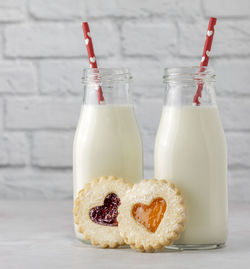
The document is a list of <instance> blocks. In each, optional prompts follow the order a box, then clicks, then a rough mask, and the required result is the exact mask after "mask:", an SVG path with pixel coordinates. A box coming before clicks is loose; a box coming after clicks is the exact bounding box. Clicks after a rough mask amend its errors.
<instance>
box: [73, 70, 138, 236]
mask: <svg viewBox="0 0 250 269" xmlns="http://www.w3.org/2000/svg"><path fill="white" fill-rule="evenodd" d="M130 81H131V74H130V73H129V71H128V70H127V69H106V68H100V69H86V70H84V72H83V84H84V98H83V105H82V109H81V113H80V118H79V122H78V126H77V130H76V133H75V139H74V146H73V178H74V199H75V198H76V196H77V194H78V192H79V191H80V190H81V189H82V188H83V187H84V185H85V184H86V183H87V182H89V181H90V180H91V179H93V178H98V177H101V176H110V175H113V176H117V177H123V178H124V179H126V180H128V181H131V182H132V183H136V182H138V181H139V180H141V179H142V178H143V156H142V154H143V152H142V142H141V137H140V133H139V129H138V126H137V122H136V118H135V114H134V108H133V105H132V101H131V90H130V87H129V83H130ZM99 87H101V89H102V92H103V96H104V102H102V103H101V104H98V96H97V90H98V89H99ZM76 226H77V225H76ZM76 226H75V231H76V236H77V237H78V238H79V239H82V235H81V234H80V233H78V232H77V227H76Z"/></svg>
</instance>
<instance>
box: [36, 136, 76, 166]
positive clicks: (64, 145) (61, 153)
mask: <svg viewBox="0 0 250 269" xmlns="http://www.w3.org/2000/svg"><path fill="white" fill-rule="evenodd" d="M73 136H74V135H73V133H72V132H71V133H62V132H53V133H51V132H39V133H36V134H34V137H33V148H32V164H33V165H35V166H39V167H72V146H73Z"/></svg>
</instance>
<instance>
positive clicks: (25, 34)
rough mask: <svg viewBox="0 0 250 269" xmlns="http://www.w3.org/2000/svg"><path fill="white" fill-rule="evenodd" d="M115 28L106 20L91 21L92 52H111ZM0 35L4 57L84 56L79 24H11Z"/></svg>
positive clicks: (104, 54)
mask: <svg viewBox="0 0 250 269" xmlns="http://www.w3.org/2000/svg"><path fill="white" fill-rule="evenodd" d="M115 31H116V28H115V27H114V25H113V24H112V23H110V22H96V23H92V24H91V34H92V36H93V37H94V38H93V42H94V44H95V53H96V55H98V56H99V57H101V56H108V55H113V54H115V52H116V50H117V48H116V46H117V45H118V34H116V32H115ZM4 35H5V40H6V42H5V55H6V56H7V57H53V58H56V57H79V56H80V57H82V56H83V55H84V56H86V57H87V52H86V49H85V43H84V41H83V33H82V28H81V23H77V24H72V23H67V24H61V23H46V24H45V23H37V24H33V25H32V24H23V25H11V26H7V27H6V29H5V31H4ZM107 36H108V37H109V38H108V39H107ZM86 66H89V64H88V63H87V64H86Z"/></svg>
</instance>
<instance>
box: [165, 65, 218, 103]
mask: <svg viewBox="0 0 250 269" xmlns="http://www.w3.org/2000/svg"><path fill="white" fill-rule="evenodd" d="M164 83H165V95H164V104H165V105H168V106H192V105H193V99H194V96H195V94H196V92H197V90H198V89H200V90H201V98H200V105H201V106H212V105H216V97H215V75H214V73H213V71H212V70H211V69H208V68H207V67H202V68H201V67H178V68H166V69H165V75H164Z"/></svg>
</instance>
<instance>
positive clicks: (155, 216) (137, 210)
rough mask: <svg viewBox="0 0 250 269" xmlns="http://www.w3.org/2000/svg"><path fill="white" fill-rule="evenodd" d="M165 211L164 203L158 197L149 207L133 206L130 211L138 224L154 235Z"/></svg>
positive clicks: (142, 205) (140, 204)
mask: <svg viewBox="0 0 250 269" xmlns="http://www.w3.org/2000/svg"><path fill="white" fill-rule="evenodd" d="M166 209H167V203H166V201H165V200H164V199H163V198H160V197H159V198H156V199H154V200H153V201H152V202H151V204H150V205H145V204H142V203H138V204H135V205H134V206H133V209H132V215H133V217H134V219H135V220H136V221H137V222H138V223H140V224H142V225H143V226H144V227H146V228H147V229H148V230H149V231H150V232H152V233H154V232H155V231H156V230H157V228H158V226H159V225H160V223H161V220H162V218H163V216H164V213H165V211H166Z"/></svg>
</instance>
